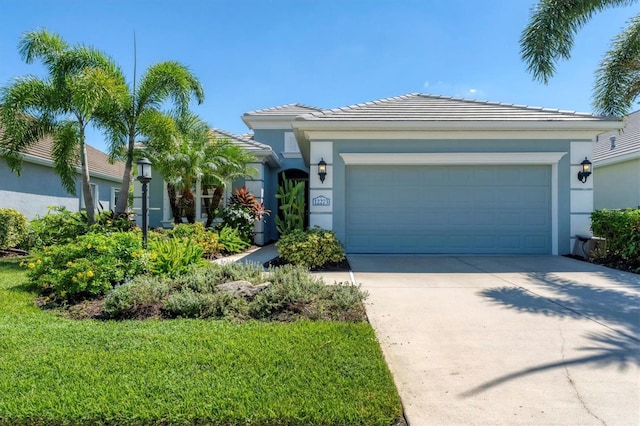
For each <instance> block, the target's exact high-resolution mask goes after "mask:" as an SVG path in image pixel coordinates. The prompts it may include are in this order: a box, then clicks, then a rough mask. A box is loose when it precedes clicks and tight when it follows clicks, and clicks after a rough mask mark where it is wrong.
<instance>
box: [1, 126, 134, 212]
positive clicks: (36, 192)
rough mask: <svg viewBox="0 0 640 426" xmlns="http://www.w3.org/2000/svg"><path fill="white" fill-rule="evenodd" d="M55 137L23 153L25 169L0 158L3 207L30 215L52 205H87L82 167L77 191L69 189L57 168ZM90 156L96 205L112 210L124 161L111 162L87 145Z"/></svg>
mask: <svg viewBox="0 0 640 426" xmlns="http://www.w3.org/2000/svg"><path fill="white" fill-rule="evenodd" d="M52 147H53V141H52V139H51V138H44V139H41V140H39V141H37V142H36V143H35V144H33V145H31V146H29V148H28V149H27V151H26V152H25V153H24V154H23V164H22V173H21V175H20V176H18V175H17V174H15V173H13V172H12V171H11V169H9V166H8V165H7V164H6V163H5V162H4V160H2V159H0V207H2V208H12V209H15V210H18V211H20V212H22V213H23V214H24V215H25V216H26V217H27V218H28V219H33V218H35V217H36V216H37V215H40V216H43V215H45V214H46V213H47V211H48V210H49V207H52V206H61V207H65V208H67V209H68V210H71V211H78V210H80V209H83V208H84V201H83V199H82V182H81V178H80V174H79V173H80V168H79V167H78V177H77V179H76V195H73V194H70V193H69V192H67V191H66V190H65V189H64V187H63V186H62V184H61V182H60V178H59V177H58V175H57V174H56V173H55V171H54V169H53V159H52V158H53V157H52ZM87 159H88V162H89V171H90V176H91V190H92V194H93V198H94V202H95V204H96V207H97V208H99V209H100V210H109V209H111V208H113V207H114V206H115V202H116V199H117V197H118V192H119V191H120V185H121V183H122V176H123V175H124V163H122V162H120V161H116V162H114V163H113V164H110V163H109V157H108V156H107V155H106V154H105V153H103V152H101V151H100V150H98V149H96V148H94V147H92V146H90V145H87Z"/></svg>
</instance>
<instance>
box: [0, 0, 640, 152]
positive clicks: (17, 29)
mask: <svg viewBox="0 0 640 426" xmlns="http://www.w3.org/2000/svg"><path fill="white" fill-rule="evenodd" d="M533 4H535V1H533V0H366V1H365V0H341V1H338V0H325V1H319V0H263V1H259V0H227V1H222V0H212V1H205V0H200V1H194V0H183V1H178V0H136V1H124V0H109V1H106V0H92V1H81V0H56V1H53V0H49V1H45V0H38V1H36V0H5V1H3V3H2V9H3V11H2V15H1V16H0V85H3V86H4V85H6V84H8V83H10V82H11V79H12V78H13V77H15V76H20V75H25V74H29V73H30V74H36V75H38V74H41V71H42V70H41V69H40V67H38V66H35V65H26V64H24V63H23V62H22V61H21V59H20V57H19V55H18V51H17V43H18V40H19V38H20V35H21V34H22V33H24V32H25V31H29V30H34V29H37V28H47V29H48V30H50V31H52V32H57V33H59V34H60V35H61V36H62V37H63V38H64V39H65V40H67V41H68V42H70V43H84V44H86V45H91V46H94V47H96V48H98V49H101V50H103V51H104V52H106V53H107V54H109V55H110V56H111V57H112V58H113V59H114V60H115V61H116V62H117V63H118V64H119V65H120V66H121V67H122V68H123V70H124V72H125V74H126V75H127V76H128V78H129V80H131V79H132V77H133V33H134V31H135V33H136V39H137V62H138V64H137V66H138V73H139V74H140V73H142V72H144V70H145V69H146V68H147V67H148V66H150V65H152V64H154V63H156V62H160V61H164V60H177V61H180V62H182V63H183V64H185V65H187V66H188V67H189V68H190V69H191V70H192V71H193V73H194V74H195V75H196V76H197V77H198V78H199V79H200V81H201V82H202V84H203V86H204V89H205V96H206V100H205V102H204V104H202V105H198V106H194V107H193V110H194V111H195V112H196V113H197V114H199V115H200V116H202V117H203V118H204V119H205V120H206V121H207V122H208V123H209V124H210V125H212V126H214V127H219V128H222V129H225V130H227V131H231V132H234V133H245V132H246V131H247V128H246V127H245V125H244V123H243V122H242V121H241V119H240V116H241V115H242V114H243V113H244V112H247V111H251V110H254V109H260V108H266V107H270V106H276V105H282V104H287V103H294V102H298V103H303V104H308V105H312V106H317V107H323V108H333V107H339V106H345V105H351V104H355V103H359V102H366V101H371V100H375V99H380V98H385V97H390V96H398V95H402V94H406V93H412V92H421V93H430V94H437V95H447V96H456V97H464V98H470V99H481V100H489V101H500V102H507V103H514V104H523V105H531V106H544V107H548V108H559V109H565V110H577V111H581V112H589V111H591V94H592V85H593V80H594V71H595V69H596V68H597V67H598V64H599V62H600V60H601V58H602V55H603V54H604V53H605V52H606V50H607V49H608V47H609V44H610V41H611V39H612V37H613V36H614V35H615V34H617V33H618V32H619V31H620V30H621V28H623V27H624V26H625V23H626V21H627V20H628V19H629V18H630V17H631V16H632V14H633V13H635V12H636V8H626V9H625V8H616V9H611V10H608V11H606V12H604V13H602V14H599V15H597V16H596V17H595V18H594V19H593V20H592V21H591V22H590V23H589V24H588V25H587V26H586V27H585V28H584V29H583V30H582V31H581V32H580V34H579V35H578V37H577V39H576V43H575V47H574V50H573V57H572V59H571V60H570V61H566V62H563V63H561V64H560V65H559V67H558V71H557V73H556V76H555V77H554V78H553V79H552V81H551V82H550V84H548V85H546V86H545V85H543V84H540V83H537V82H535V81H533V80H532V78H531V75H530V74H528V73H527V71H526V67H525V65H524V64H523V63H522V61H521V59H520V53H519V38H520V34H521V32H522V29H523V28H524V27H525V25H526V23H527V21H528V18H529V15H530V9H531V7H532V6H533ZM88 142H89V143H90V144H92V145H94V146H96V147H98V148H101V149H104V144H103V143H102V140H101V135H100V134H99V133H97V132H91V133H90V134H89V140H88Z"/></svg>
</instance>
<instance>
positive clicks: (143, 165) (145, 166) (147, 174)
mask: <svg viewBox="0 0 640 426" xmlns="http://www.w3.org/2000/svg"><path fill="white" fill-rule="evenodd" d="M137 164H138V178H137V179H138V181H139V182H140V183H141V184H142V247H143V248H144V249H145V250H146V249H147V236H148V233H149V204H148V183H149V182H151V161H149V160H148V159H147V158H145V157H142V158H141V159H139V160H138V162H137Z"/></svg>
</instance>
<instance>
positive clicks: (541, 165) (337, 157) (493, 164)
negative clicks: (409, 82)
mask: <svg viewBox="0 0 640 426" xmlns="http://www.w3.org/2000/svg"><path fill="white" fill-rule="evenodd" d="M242 119H243V121H244V122H245V123H246V124H247V126H248V127H249V128H250V129H251V130H252V131H253V137H252V138H251V139H249V137H247V136H239V137H236V139H237V142H238V143H241V142H247V143H248V141H252V143H258V144H260V146H261V149H263V151H264V152H269V155H268V157H269V158H275V159H274V160H272V161H271V162H268V161H267V162H265V161H263V162H262V163H263V165H264V166H263V167H262V170H261V175H260V178H259V179H256V180H255V181H253V182H251V184H250V185H248V187H249V188H250V189H251V190H252V191H253V192H254V193H255V194H257V195H258V194H259V195H261V196H263V198H264V203H265V206H266V208H268V209H270V210H271V211H272V212H273V214H272V217H270V218H269V219H268V221H267V225H266V226H265V227H264V230H263V234H262V235H261V238H260V240H261V241H262V242H268V241H271V240H276V239H277V238H278V235H277V231H276V229H275V225H274V221H273V215H275V214H276V212H278V201H277V199H276V198H275V194H276V193H277V187H278V182H279V181H280V180H281V179H282V176H283V174H284V175H286V176H287V177H288V178H294V179H296V180H303V181H306V182H307V183H308V186H307V187H308V189H307V190H308V194H307V199H308V201H309V202H308V206H309V207H308V209H309V212H308V225H309V226H316V225H317V226H320V227H322V228H325V229H331V230H333V231H334V232H335V233H336V235H337V237H338V238H339V239H340V241H341V242H342V243H343V244H344V246H345V249H346V251H347V253H451V254H454V253H459V254H466V253H469V254H485V253H486V254H565V253H570V252H571V250H572V247H573V245H574V240H575V237H576V235H584V234H589V232H590V231H589V229H590V217H589V215H590V213H591V211H592V210H593V190H592V189H593V179H588V180H587V181H586V182H585V183H582V182H581V181H579V180H578V179H577V173H578V170H579V169H580V162H581V161H582V160H584V158H585V157H586V158H592V157H593V155H592V139H593V138H594V136H595V135H596V134H598V133H601V132H603V131H607V130H616V129H619V128H620V127H622V122H621V121H619V120H614V119H610V118H605V117H599V116H594V115H591V114H582V113H575V112H571V111H561V110H555V109H545V108H536V107H526V106H518V105H511V104H503V103H493V102H480V101H474V100H466V99H455V98H449V97H442V96H431V95H424V94H409V95H404V96H398V97H393V98H387V99H381V100H378V101H373V102H367V103H363V104H357V105H352V106H347V107H343V108H337V109H330V110H322V109H319V108H313V107H309V106H305V105H300V104H289V105H284V106H280V107H274V108H267V109H262V110H257V111H252V112H248V113H246V114H244V115H243V117H242ZM267 148H269V149H267ZM321 160H324V162H326V163H327V175H326V178H325V179H324V181H321V180H320V178H319V176H318V163H319V162H320V161H321ZM150 223H151V222H150Z"/></svg>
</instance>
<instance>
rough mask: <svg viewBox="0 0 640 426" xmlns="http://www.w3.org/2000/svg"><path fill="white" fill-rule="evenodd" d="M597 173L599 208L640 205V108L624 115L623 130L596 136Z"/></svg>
mask: <svg viewBox="0 0 640 426" xmlns="http://www.w3.org/2000/svg"><path fill="white" fill-rule="evenodd" d="M593 173H594V177H593V204H594V207H595V208H596V209H597V210H601V209H626V208H633V209H636V208H640V110H638V111H636V112H633V113H631V114H629V115H628V116H626V117H625V118H624V128H622V130H610V131H608V132H604V133H601V134H599V135H598V136H596V138H595V139H594V141H593Z"/></svg>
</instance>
